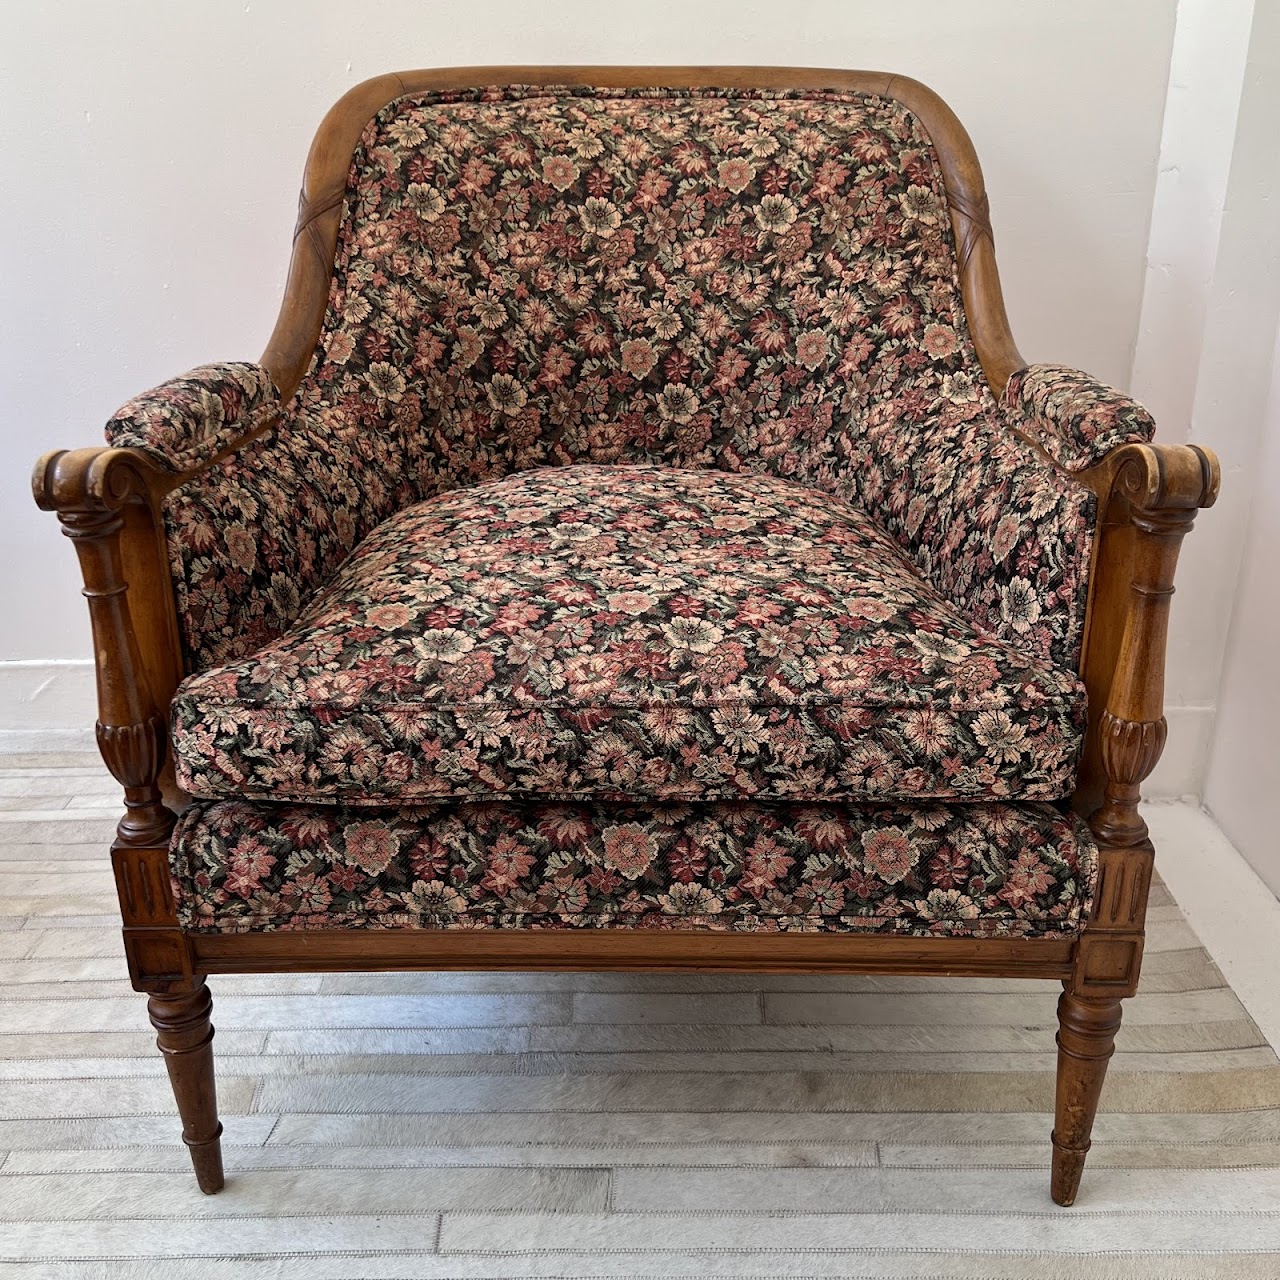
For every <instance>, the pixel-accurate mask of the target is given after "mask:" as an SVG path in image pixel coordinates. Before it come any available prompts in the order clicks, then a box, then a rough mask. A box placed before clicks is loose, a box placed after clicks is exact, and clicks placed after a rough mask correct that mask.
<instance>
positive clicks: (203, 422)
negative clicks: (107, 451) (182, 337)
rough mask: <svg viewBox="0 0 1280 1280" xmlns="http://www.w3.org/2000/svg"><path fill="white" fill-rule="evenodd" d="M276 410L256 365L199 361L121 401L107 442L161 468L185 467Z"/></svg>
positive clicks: (272, 390) (266, 378) (276, 400)
mask: <svg viewBox="0 0 1280 1280" xmlns="http://www.w3.org/2000/svg"><path fill="white" fill-rule="evenodd" d="M279 412H280V393H279V392H278V391H277V390H276V387H275V383H274V382H272V381H271V375H270V374H269V373H268V372H267V371H266V370H265V369H264V368H262V367H261V366H260V365H256V364H246V363H228V364H202V365H201V366H200V367H199V368H197V369H192V370H191V371H190V373H184V374H183V375H182V376H181V377H179V378H172V379H170V380H169V381H168V382H164V383H161V384H160V386H158V387H154V388H152V390H150V391H144V392H143V393H142V394H141V395H138V396H134V398H133V399H132V400H130V401H128V402H127V403H126V404H123V405H121V406H120V408H119V409H117V410H116V411H115V413H113V414H112V415H111V418H110V420H109V421H108V423H107V443H108V444H113V445H116V446H119V447H132V448H135V449H142V450H144V451H145V452H146V453H148V454H150V455H151V456H152V457H153V458H154V459H155V460H156V461H157V462H158V463H159V464H160V465H161V466H163V467H164V468H165V470H167V471H178V472H182V471H191V470H193V469H194V468H196V467H198V466H199V465H200V464H201V463H203V462H207V461H208V460H209V459H211V458H213V457H216V456H217V455H218V454H219V453H221V452H222V451H223V450H225V449H226V448H227V447H228V446H230V445H232V444H234V443H235V442H236V441H237V440H239V439H242V438H243V437H245V436H247V435H249V434H251V433H252V432H254V431H255V430H257V428H258V427H260V426H262V425H263V424H264V423H265V422H267V421H268V420H269V419H270V418H271V417H273V416H274V415H275V414H277V413H279Z"/></svg>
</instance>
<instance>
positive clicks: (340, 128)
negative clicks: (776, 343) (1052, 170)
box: [34, 67, 1219, 1203]
mask: <svg viewBox="0 0 1280 1280" xmlns="http://www.w3.org/2000/svg"><path fill="white" fill-rule="evenodd" d="M478 84H590V85H597V86H610V87H612V86H619V87H636V86H645V85H655V84H658V85H664V86H671V87H674V88H680V87H706V86H714V87H719V88H774V89H785V88H805V89H818V90H820V89H833V90H846V91H861V92H868V93H876V94H881V95H884V96H887V97H892V98H895V99H897V100H898V101H900V102H901V103H903V104H904V105H905V106H906V107H908V108H909V109H910V110H911V111H912V112H913V113H914V114H915V116H916V117H917V119H918V120H919V121H920V123H921V125H922V126H923V128H924V129H925V131H926V132H927V133H928V134H929V135H930V137H931V138H932V140H933V142H934V145H935V147H936V149H937V154H938V157H939V160H940V163H941V167H942V172H943V177H944V181H945V184H946V189H947V197H948V203H949V205H950V211H951V220H952V227H953V230H954V233H955V240H956V244H957V247H958V263H959V272H960V284H961V289H962V292H963V299H964V305H965V309H966V313H967V318H968V323H969V326H970V330H971V332H972V335H973V339H974V343H975V346H976V348H977V353H978V357H979V360H980V362H981V364H982V368H983V370H984V372H985V374H986V376H987V379H988V381H989V383H990V385H991V387H992V389H993V391H994V392H995V394H996V395H997V396H998V395H999V393H1000V392H1001V391H1002V390H1003V388H1004V385H1005V383H1006V382H1007V381H1008V378H1009V376H1010V374H1011V373H1013V372H1014V371H1015V370H1016V369H1018V368H1021V367H1022V366H1023V364H1024V363H1025V362H1024V361H1023V359H1022V357H1021V356H1020V355H1019V354H1018V350H1017V347H1016V345H1015V344H1014V341H1013V337H1012V334H1011V332H1010V328H1009V321H1008V317H1007V315H1006V313H1005V307H1004V301H1003V296H1002V293H1001V289H1000V280H999V275H998V272H997V268H996V260H995V252H994V245H993V241H992V233H991V225H990V222H989V220H988V216H987V196H986V191H985V187H984V184H983V179H982V171H981V168H980V166H979V164H978V159H977V156H976V154H975V152H974V149H973V145H972V143H971V142H970V140H969V137H968V135H967V133H966V132H965V130H964V128H963V126H962V125H961V124H960V122H959V121H958V120H957V119H956V117H955V115H954V114H953V113H952V112H951V110H950V108H949V107H947V105H946V104H945V103H944V102H943V101H942V99H941V98H939V97H938V96H937V94H935V93H934V92H933V91H932V90H930V89H928V88H927V87H926V86H924V85H922V84H920V83H919V82H917V81H915V80H911V79H908V78H906V77H902V76H894V75H889V74H885V73H881V72H864V71H837V70H814V69H804V68H758V67H486V68H474V67H464V68H450V69H444V70H427V71H413V72H404V73H400V74H396V75H386V76H381V77H378V78H377V79H374V80H369V81H366V82H365V83H363V84H361V85H358V86H356V87H355V88H354V89H352V90H351V91H350V92H349V93H347V94H346V95H345V96H344V97H343V98H342V99H341V100H340V101H339V102H338V103H337V104H336V105H335V106H334V107H333V109H332V110H331V111H330V112H329V113H328V115H327V116H326V117H325V119H324V121H323V123H322V124H321V126H320V129H319V131H318V133H317V135H316V138H315V141H314V142H313V144H312V147H311V150H310V153H309V155H308V158H307V163H306V169H305V173H304V177H303V184H302V191H301V195H300V199H299V214H298V221H297V226H296V228H295V232H294V243H293V253H292V257H291V260H290V266H289V274H288V281H287V284H286V288H285V296H284V300H283V304H282V306H281V310H280V315H279V319H278V321H277V323H276V327H275V330H274V332H273V333H272V335H271V338H270V340H269V342H268V344H267V347H266V350H265V352H264V353H263V356H262V361H261V363H262V364H263V365H264V366H265V367H266V368H267V369H268V371H269V372H270V373H271V375H272V377H273V379H274V380H275V382H276V385H277V387H278V388H279V390H280V392H281V395H282V397H283V398H284V399H285V400H288V399H289V398H290V397H291V396H292V394H293V392H294V390H295V389H296V388H297V386H298V384H299V382H300V380H301V378H302V377H303V374H304V373H305V370H306V368H307V365H308V363H309V362H310V359H311V357H312V353H313V351H314V348H315V344H316V341H317V339H318V337H319V334H320V330H321V326H322V323H323V318H324V313H325V308H326V305H327V300H328V288H329V281H330V276H331V273H332V268H333V259H334V251H335V246H336V242H337V236H338V230H339V224H340V220H341V216H342V203H343V194H344V191H345V186H346V180H347V173H348V169H349V166H350V161H351V155H352V152H353V150H354V147H355V145H356V143H357V141H358V139H359V137H360V135H361V133H362V132H363V130H364V127H365V125H366V124H367V123H368V121H369V120H370V118H371V117H372V116H373V115H374V114H375V113H376V112H377V111H379V110H380V109H381V108H382V107H383V106H385V105H386V104H387V103H389V102H391V101H393V100H394V99H395V98H397V97H401V96H403V95H405V94H410V93H418V92H423V91H427V90H432V89H437V90H439V89H453V88H461V87H466V86H472V85H478ZM270 425H271V424H269V423H268V424H266V425H264V426H262V427H260V428H258V429H257V430H256V431H254V432H253V433H251V434H246V436H245V437H243V438H242V439H241V440H239V441H237V442H235V443H234V444H232V445H231V446H229V447H228V448H227V449H226V450H224V451H223V453H222V454H220V455H218V457H217V458H215V459H212V460H211V461H209V462H206V463H204V464H202V465H201V466H200V467H198V468H195V469H194V470H192V471H189V472H184V473H180V474H176V475H175V474H172V473H169V472H164V471H161V470H159V469H158V468H157V467H156V466H155V464H154V463H153V462H152V461H151V460H150V459H149V458H148V457H147V456H146V455H145V454H143V453H141V452H138V451H136V450H131V449H112V448H106V449H103V448H99V449H78V450H72V451H63V452H58V453H53V454H49V455H47V456H46V457H44V458H42V459H41V461H40V463H39V464H38V466H37V468H36V473H35V477H34V489H35V497H36V501H37V502H38V503H39V505H40V506H41V507H43V508H46V509H48V510H52V511H55V512H56V513H57V515H58V518H59V520H60V522H61V524H62V528H63V532H64V533H65V534H66V535H67V536H68V537H69V538H71V540H72V542H73V543H74V545H75V548H76V551H77V554H78V556H79V559H80V565H81V569H82V573H83V577H84V583H85V588H84V594H85V596H86V597H87V599H88V601H89V611H90V618H91V622H92V627H93V636H94V651H95V657H96V665H97V678H98V743H99V746H100V748H101V751H102V755H103V759H104V760H105V761H106V763H107V766H108V768H109V769H110V770H111V772H112V773H113V774H114V776H115V777H116V778H117V779H118V780H119V781H120V782H121V784H122V786H123V787H124V797H125V806H126V808H125V814H124V816H123V817H122V818H121V820H120V824H119V829H118V833H117V837H116V840H115V842H114V844H113V846H112V862H113V867H114V871H115V877H116V884H117V889H118V893H119V899H120V907H121V914H122V918H123V921H124V936H125V945H126V951H127V955H128V962H129V971H130V976H131V978H132V980H133V983H134V986H135V987H136V988H137V989H138V990H141V991H146V992H149V993H151V995H152V997H153V1001H152V1003H153V1017H154V1018H155V1019H157V1021H156V1025H157V1027H158V1028H161V1029H162V1031H161V1039H162V1044H166V1043H168V1044H169V1048H167V1049H166V1052H167V1053H172V1054H177V1055H181V1054H188V1053H191V1054H201V1053H207V1049H208V1045H207V1039H206V1040H204V1041H200V1040H199V1037H198V1036H197V1035H196V1034H195V1031H194V1030H193V1028H194V1027H196V1024H197V1023H198V1021H199V1009H200V1008H204V1007H205V1006H203V1005H201V1004H200V992H201V991H202V989H203V986H202V984H203V975H205V974H207V973H231V972H236V973H243V972H264V971H273V972H278V971H289V970H320V969H415V968H417V969H649V970H661V969H680V970H756V971H777V972H787V971H789V972H806V971H823V972H862V973H870V972H876V973H899V974H913V973H914V974H992V975H994V974H1002V975H1010V976H1026V977H1052V978H1058V979H1061V980H1062V981H1063V983H1064V988H1065V994H1064V997H1063V1001H1064V1003H1063V1006H1062V1009H1061V1026H1062V1031H1061V1033H1060V1044H1061V1046H1062V1054H1063V1055H1064V1059H1063V1060H1064V1062H1065V1063H1066V1068H1064V1071H1063V1072H1060V1076H1059V1128H1060V1129H1062V1130H1063V1132H1064V1134H1065V1137H1064V1139H1063V1140H1062V1141H1059V1140H1058V1138H1057V1137H1055V1146H1056V1147H1057V1156H1056V1157H1055V1186H1054V1192H1055V1198H1057V1199H1059V1200H1060V1202H1063V1203H1068V1202H1069V1201H1070V1198H1071V1197H1072V1196H1073V1195H1074V1183H1075V1181H1078V1178H1079V1166H1080V1165H1081V1164H1082V1163H1083V1159H1084V1151H1085V1150H1087V1146H1088V1127H1089V1124H1090V1123H1091V1121H1092V1108H1093V1107H1095V1106H1096V1102H1097V1097H1096V1093H1097V1088H1098V1087H1100V1084H1101V1068H1099V1067H1097V1066H1096V1064H1097V1063H1099V1062H1101V1063H1102V1064H1103V1065H1105V1059H1106V1056H1107V1055H1108V1054H1109V1053H1110V1043H1111V1038H1112V1037H1113V1036H1114V1029H1115V1025H1118V1021H1119V1012H1118V1011H1119V1005H1118V1001H1119V999H1121V998H1122V997H1124V996H1128V995H1132V994H1133V992H1134V991H1135V990H1136V987H1137V982H1138V974H1139V970H1140V966H1141V958H1142V945H1143V930H1144V919H1145V912H1146V899H1147V889H1148V887H1149V884H1150V878H1151V870H1152V858H1153V850H1152V846H1151V842H1150V840H1149V839H1148V838H1147V829H1146V826H1145V824H1144V823H1143V821H1142V819H1141V817H1140V816H1139V814H1138V809H1137V803H1138V798H1139V787H1140V784H1141V783H1142V781H1143V780H1144V779H1145V778H1146V777H1147V775H1148V774H1149V773H1150V772H1151V770H1152V769H1153V768H1154V766H1155V764H1156V761H1157V760H1158V759H1159V756H1160V752H1161V749H1162V747H1163V745H1164V738H1165V721H1164V715H1163V682H1164V654H1165V638H1166V627H1167V618H1168V610H1169V599H1170V596H1171V595H1172V592H1173V576H1174V568H1175V565H1176V562H1177V556H1178V549H1179V546H1180V543H1181V540H1182V537H1183V536H1184V535H1185V533H1186V532H1187V531H1188V530H1189V529H1190V527H1191V523H1192V520H1193V518H1194V515H1195V512H1196V511H1197V510H1198V509H1199V508H1201V507H1206V506H1209V505H1211V504H1212V503H1213V501H1214V499H1215V497H1216V495H1217V491H1218V483H1219V471H1218V465H1217V461H1216V459H1215V458H1214V457H1213V455H1212V454H1211V453H1209V452H1208V451H1207V450H1204V449H1200V448H1197V447H1196V446H1194V445H1165V444H1152V445H1126V446H1124V447H1122V448H1119V449H1116V450H1115V451H1113V452H1112V453H1111V454H1110V455H1109V456H1108V457H1106V458H1105V459H1104V460H1103V461H1102V462H1101V463H1100V464H1099V465H1097V466H1095V467H1094V468H1092V469H1091V470H1089V471H1086V472H1083V473H1080V474H1078V475H1077V476H1075V477H1074V479H1075V480H1077V481H1079V482H1081V483H1084V484H1086V485H1088V486H1089V487H1090V488H1091V489H1092V490H1093V491H1094V493H1095V494H1096V495H1097V506H1098V513H1099V523H1098V536H1097V538H1096V545H1095V552H1094V564H1093V567H1092V572H1091V578H1090V597H1089V604H1088V613H1087V617H1086V626H1085V640H1084V648H1083V656H1082V665H1081V669H1082V673H1083V675H1084V678H1085V682H1086V684H1087V687H1088V691H1089V706H1090V720H1089V728H1088V736H1087V741H1086V749H1085V754H1084V758H1083V762H1082V765H1081V769H1080V774H1079V779H1078V785H1077V788H1076V791H1075V794H1074V797H1073V806H1074V808H1075V809H1076V811H1077V812H1079V813H1080V814H1081V815H1082V816H1084V817H1085V818H1087V819H1088V821H1089V823H1090V826H1091V828H1092V830H1093V832H1094V834H1095V836H1096V837H1097V839H1098V843H1099V846H1100V858H1101V863H1100V879H1099V884H1098V891H1097V895H1096V897H1097V900H1096V903H1095V906H1094V910H1093V914H1092V916H1091V918H1090V920H1089V922H1088V925H1087V927H1086V929H1085V930H1084V931H1083V933H1082V934H1081V935H1080V936H1079V937H1078V938H1076V939H1072V940H1052V939H1050V940H1045V939H980V940H975V939H966V938H905V937H879V936H859V935H832V934H813V935H773V936H770V935H762V936H757V935H732V934H728V935H713V934H685V933H658V932H647V933H643V934H640V933H636V934H628V933H625V932H618V931H597V932H592V933H590V934H579V933H569V934H565V933H557V932H546V933H535V932H528V933H519V932H506V933H504V932H496V931H495V932H492V933H484V932H476V931H466V932H451V931H422V932H409V931H386V932H378V931H370V932H356V931H339V930H329V931H315V932H305V933H284V934H246V935H205V934H186V933H184V932H183V931H182V930H181V929H180V927H179V926H178V921H177V916H176V913H175V909H174V903H173V899H172V895H171V891H170V883H169V869H168V841H169V836H170V833H171V831H172V828H173V824H174V821H175V815H174V808H175V807H177V806H179V805H180V804H181V803H182V801H183V797H182V796H181V795H180V794H179V793H177V792H176V790H175V788H174V786H173V781H172V769H171V766H170V765H169V763H168V762H167V760H166V752H167V730H166V715H167V708H168V705H169V701H170V699H171V697H172V695H173V691H174V689H175V688H176V686H177V683H178V681H179V680H180V679H181V676H182V655H181V649H180V645H179V640H178V624H177V618H176V614H175V608H174V597H173V590H172V585H171V581H170V577H169V567H168V557H167V551H166V546H165V539H164V528H163V521H162V517H161V506H162V503H163V499H164V496H165V495H166V494H167V493H168V492H170V491H171V490H172V489H174V488H176V487H178V486H180V485H182V484H184V483H186V482H187V481H188V480H189V479H190V478H191V477H192V476H193V475H195V474H198V473H199V471H201V470H204V469H206V468H207V467H209V466H212V465H215V464H216V462H217V461H219V460H220V459H221V458H222V457H225V456H226V455H227V454H228V453H230V452H233V451H234V450H235V449H237V448H239V447H241V446H242V445H243V444H244V443H245V442H246V441H247V440H248V439H250V438H252V437H253V436H256V435H258V434H261V433H262V431H265V430H268V429H270ZM1046 465H1056V464H1054V463H1052V461H1051V460H1049V459H1047V458H1046ZM192 1009H194V1010H196V1012H195V1013H192V1012H191V1010H192ZM205 1016H206V1021H207V1008H205ZM193 1019H194V1021H193ZM175 1027H180V1028H182V1031H181V1034H179V1032H176V1031H173V1030H172V1028H175ZM165 1028H169V1029H170V1030H168V1031H166V1030H165ZM1108 1029H1109V1030H1108ZM166 1034H168V1035H169V1036H170V1040H169V1041H166V1040H165V1036H166ZM184 1037H185V1038H184ZM174 1045H177V1046H178V1047H177V1048H174V1047H173V1046H174ZM174 1061H175V1059H173V1058H171V1059H170V1063H171V1069H173V1070H174V1071H176V1070H177V1067H175V1066H174ZM1072 1064H1075V1065H1074V1066H1073V1065H1072ZM1077 1068H1078V1069H1077ZM174 1078H175V1087H177V1081H178V1076H177V1075H176V1074H175V1077H174ZM1064 1089H1065V1091H1066V1092H1065V1094H1064V1092H1063V1091H1064ZM193 1105H194V1104H193ZM210 1105H211V1104H210ZM210 1114H211V1113H210ZM186 1115H187V1112H186V1110H184V1117H185V1116H186ZM1064 1117H1065V1119H1064ZM215 1122H216V1118H214V1119H209V1120H208V1123H204V1122H203V1121H200V1122H199V1123H197V1124H196V1126H195V1130H191V1132H189V1133H188V1140H189V1142H191V1143H192V1145H193V1151H194V1150H195V1148H196V1147H200V1146H204V1147H209V1146H210V1144H212V1146H213V1147H215V1148H216V1134H214V1135H213V1136H212V1137H210V1136H209V1134H210V1133H212V1132H213V1130H212V1125H213V1124H214V1123H215ZM1064 1126H1065V1127H1064ZM189 1129H190V1125H189ZM200 1131H203V1135H204V1136H200ZM1081 1131H1082V1132H1081ZM192 1132H195V1133H196V1136H195V1137H192V1136H191V1133H192ZM1082 1143H1083V1145H1081V1144H1082ZM197 1164H198V1167H199V1161H197ZM201 1176H202V1185H204V1184H205V1182H206V1181H209V1182H212V1181H215V1180H216V1181H217V1182H218V1184H219V1185H220V1179H221V1174H220V1172H218V1174H217V1176H216V1179H215V1178H214V1175H213V1174H212V1173H210V1172H209V1171H208V1168H206V1169H205V1171H204V1172H203V1173H202V1175H201ZM206 1189H209V1187H206ZM213 1189H216V1187H214V1188H213Z"/></svg>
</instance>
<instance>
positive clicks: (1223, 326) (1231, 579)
mask: <svg viewBox="0 0 1280 1280" xmlns="http://www.w3.org/2000/svg"><path fill="white" fill-rule="evenodd" d="M1277 119H1280V5H1277V4H1275V3H1274V2H1270V3H1268V2H1266V0H1263V2H1260V3H1255V2H1254V0H1181V3H1180V4H1179V7H1178V23H1177V35H1176V39H1175V42H1174V53H1173V72H1172V76H1171V82H1170V90H1169V107H1168V111H1167V113H1166V116H1165V126H1164V138H1163V142H1162V147H1161V157H1160V179H1159V183H1158V186H1157V189H1156V200H1155V207H1154V210H1153V215H1152V228H1151V252H1150V259H1149V266H1148V276H1147V281H1146V287H1145V296H1144V305H1143V312H1142V323H1141V326H1140V338H1139V345H1138V348H1137V352H1136V355H1135V360H1134V370H1133V379H1132V386H1133V390H1134V392H1135V394H1136V395H1138V396H1139V397H1140V398H1141V399H1143V400H1145V401H1146V402H1147V403H1149V404H1150V405H1151V406H1152V408H1153V409H1155V410H1156V412H1157V415H1158V421H1159V422H1160V424H1161V436H1162V437H1163V438H1164V439H1167V440H1186V439H1194V440H1195V441H1197V442H1198V443H1200V444H1204V445H1208V446H1210V447H1211V448H1213V449H1216V450H1217V452H1218V454H1219V456H1220V458H1221V461H1222V473H1223V474H1222V497H1221V499H1220V500H1219V502H1218V504H1217V506H1215V507H1214V508H1213V509H1212V510H1211V511H1208V512H1205V513H1204V514H1203V515H1202V516H1201V517H1200V518H1199V519H1198V520H1197V522H1196V528H1195V530H1194V531H1193V532H1192V534H1191V536H1190V537H1189V538H1188V539H1187V541H1186V543H1185V544H1184V547H1183V552H1182V562H1181V564H1180V566H1179V571H1178V594H1177V596H1176V597H1175V600H1174V606H1173V619H1172V627H1171V632H1170V638H1169V668H1168V681H1167V687H1166V704H1167V706H1168V708H1169V711H1168V717H1169V745H1168V747H1167V749H1166V752H1165V757H1164V759H1163V760H1162V761H1161V763H1160V766H1159V768H1158V770H1157V772H1156V773H1155V774H1154V775H1153V776H1152V779H1151V784H1150V786H1149V787H1148V788H1147V790H1148V791H1149V792H1150V793H1151V794H1157V795H1185V794H1193V795H1199V794H1202V793H1203V788H1204V779H1205V771H1206V768H1207V765H1208V761H1209V757H1210V752H1211V749H1213V744H1214V743H1215V741H1216V742H1217V743H1218V744H1219V747H1221V746H1222V744H1223V743H1224V741H1225V739H1224V738H1223V736H1222V734H1221V733H1218V735H1217V737H1216V739H1215V724H1214V719H1215V713H1216V710H1217V705H1218V699H1219V686H1220V684H1221V682H1222V679H1223V657H1224V653H1225V652H1226V649H1227V630H1228V625H1229V623H1230V621H1231V618H1232V609H1233V602H1234V601H1235V600H1236V597H1237V590H1238V587H1239V585H1240V574H1241V564H1242V557H1243V556H1244V552H1245V539H1246V533H1247V529H1248V521H1249V512H1250V510H1251V507H1253V506H1254V505H1255V499H1254V490H1255V486H1256V485H1257V483H1258V481H1259V476H1260V468H1259V457H1260V451H1261V449H1262V447H1263V442H1264V438H1265V435H1266V430H1267V414H1266V406H1267V397H1268V392H1269V389H1270V386H1271V377H1272V354H1273V349H1274V346H1275V340H1276V331H1277V324H1278V323H1280V218H1278V217H1277V216H1276V209H1277V207H1280V149H1278V148H1277V147H1276V143H1275V122H1276V120H1277ZM1272 429H1273V430H1274V426H1273V428H1272ZM1245 749H1247V750H1252V751H1256V752H1258V753H1260V754H1261V755H1262V757H1263V758H1265V757H1266V755H1267V751H1268V748H1267V745H1266V744H1265V743H1263V742H1262V741H1260V740H1257V741H1254V742H1252V743H1249V744H1246V745H1245ZM1224 826H1229V824H1227V823H1226V822H1224Z"/></svg>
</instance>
